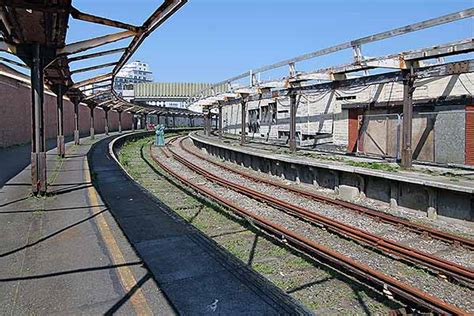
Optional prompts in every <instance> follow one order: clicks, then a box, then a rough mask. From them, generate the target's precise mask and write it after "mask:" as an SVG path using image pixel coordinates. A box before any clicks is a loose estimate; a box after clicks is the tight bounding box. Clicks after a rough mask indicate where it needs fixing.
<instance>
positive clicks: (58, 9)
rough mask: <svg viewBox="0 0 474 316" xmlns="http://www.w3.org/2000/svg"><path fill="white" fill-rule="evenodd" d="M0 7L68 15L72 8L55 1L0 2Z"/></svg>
mask: <svg viewBox="0 0 474 316" xmlns="http://www.w3.org/2000/svg"><path fill="white" fill-rule="evenodd" d="M0 6H6V7H10V8H15V9H25V10H32V11H39V12H50V13H68V12H69V10H70V8H71V7H70V6H69V5H61V4H58V3H54V2H53V1H27V0H0Z"/></svg>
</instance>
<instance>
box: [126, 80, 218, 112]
mask: <svg viewBox="0 0 474 316" xmlns="http://www.w3.org/2000/svg"><path fill="white" fill-rule="evenodd" d="M210 87H211V84H210V83H191V82H153V83H138V84H135V85H134V101H136V102H140V103H146V104H148V105H152V106H158V107H169V108H184V107H185V106H186V104H185V102H186V100H187V99H188V98H189V97H191V96H193V95H195V94H197V93H199V92H200V91H203V90H207V92H206V93H205V95H209V94H210V90H209V88H210ZM224 89H225V86H224V85H223V86H222V87H218V88H217V89H216V90H215V92H216V93H219V92H223V91H224Z"/></svg>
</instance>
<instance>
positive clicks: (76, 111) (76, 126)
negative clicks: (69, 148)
mask: <svg viewBox="0 0 474 316" xmlns="http://www.w3.org/2000/svg"><path fill="white" fill-rule="evenodd" d="M72 102H73V104H74V145H79V143H80V141H79V98H74V99H73V100H72Z"/></svg>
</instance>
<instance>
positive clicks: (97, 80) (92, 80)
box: [72, 73, 112, 88]
mask: <svg viewBox="0 0 474 316" xmlns="http://www.w3.org/2000/svg"><path fill="white" fill-rule="evenodd" d="M108 80H112V74H111V73H108V74H103V75H100V76H97V77H93V78H89V79H86V80H83V81H79V82H76V83H75V84H74V85H73V86H72V88H80V87H83V86H87V85H89V84H93V83H101V82H105V81H108Z"/></svg>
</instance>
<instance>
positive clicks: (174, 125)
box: [173, 115, 176, 128]
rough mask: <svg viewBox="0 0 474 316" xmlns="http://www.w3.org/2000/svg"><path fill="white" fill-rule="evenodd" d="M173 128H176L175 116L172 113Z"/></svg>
mask: <svg viewBox="0 0 474 316" xmlns="http://www.w3.org/2000/svg"><path fill="white" fill-rule="evenodd" d="M173 128H176V116H175V115H173Z"/></svg>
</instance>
